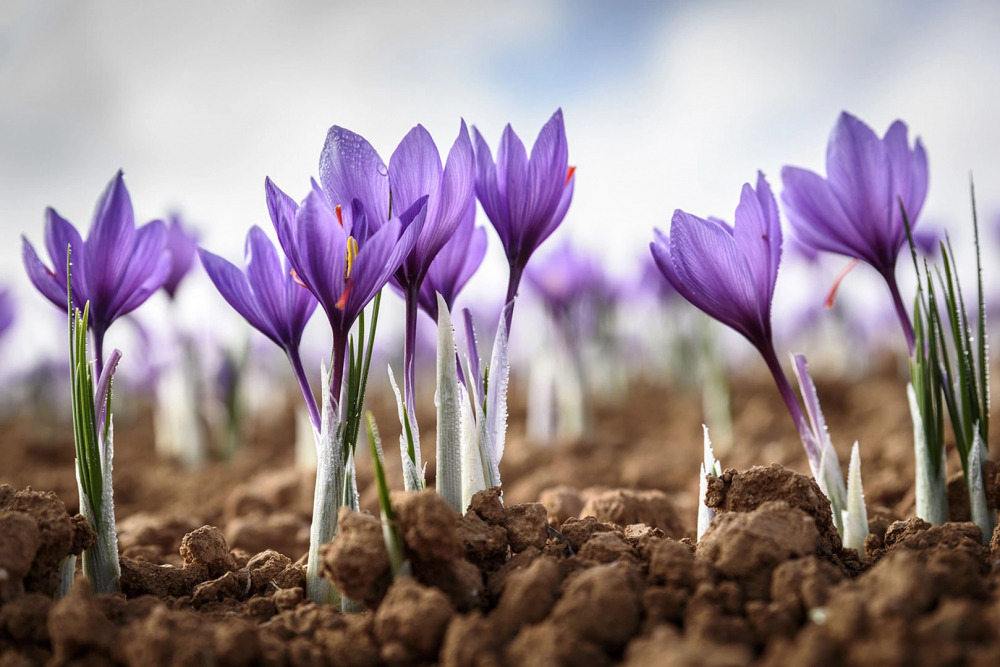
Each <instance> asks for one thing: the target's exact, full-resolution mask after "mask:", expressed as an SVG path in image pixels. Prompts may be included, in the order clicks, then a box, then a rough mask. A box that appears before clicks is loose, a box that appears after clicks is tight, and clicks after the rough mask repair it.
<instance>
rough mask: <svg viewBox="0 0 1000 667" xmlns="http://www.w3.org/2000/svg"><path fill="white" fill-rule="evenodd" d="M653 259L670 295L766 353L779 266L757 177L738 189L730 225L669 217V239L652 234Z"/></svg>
mask: <svg viewBox="0 0 1000 667" xmlns="http://www.w3.org/2000/svg"><path fill="white" fill-rule="evenodd" d="M654 233H655V235H656V240H655V241H654V242H653V243H651V244H650V249H651V250H652V253H653V258H654V259H655V260H656V263H657V266H659V267H660V271H662V272H663V275H664V276H666V278H667V280H668V281H670V284H671V285H673V287H674V289H676V290H677V292H678V293H679V294H680V295H681V296H683V297H684V298H685V299H687V300H688V301H690V302H691V303H692V304H694V305H695V306H697V307H698V308H700V309H701V310H703V311H705V312H706V313H708V314H709V315H711V316H712V317H714V318H715V319H717V320H719V321H720V322H722V323H723V324H726V325H728V326H730V327H732V328H733V329H735V330H736V331H738V332H740V333H741V334H743V335H744V336H745V337H746V338H747V339H748V340H749V341H750V342H751V343H753V344H754V345H755V346H756V347H757V348H758V349H761V350H763V349H768V348H770V347H771V298H772V297H773V295H774V284H775V281H776V280H777V278H778V264H779V263H780V261H781V222H780V220H779V218H778V206H777V204H776V203H775V201H774V196H773V195H772V194H771V188H770V187H769V186H768V184H767V181H766V180H764V174H762V173H759V172H758V176H757V189H756V191H755V190H754V189H753V188H752V187H751V186H750V184H749V183H747V184H746V185H744V186H743V192H742V194H741V196H740V204H739V206H738V207H737V209H736V225H735V226H734V227H733V228H730V227H729V226H728V225H726V224H725V223H724V222H722V221H720V220H713V219H708V220H706V219H702V218H699V217H697V216H694V215H691V214H689V213H685V212H684V211H681V210H679V209H678V210H676V211H674V216H673V219H672V221H671V224H670V236H669V237H668V236H667V235H665V234H663V233H662V232H660V231H659V230H655V231H654Z"/></svg>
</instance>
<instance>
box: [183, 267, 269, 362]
mask: <svg viewBox="0 0 1000 667" xmlns="http://www.w3.org/2000/svg"><path fill="white" fill-rule="evenodd" d="M198 255H199V256H200V257H201V265H202V266H204V267H205V273H207V274H208V277H209V278H211V280H212V282H213V283H214V284H215V287H216V289H218V290H219V294H221V295H222V298H224V299H225V300H226V301H227V302H228V303H229V305H230V306H232V307H233V309H234V310H235V311H236V312H237V313H239V314H240V315H242V316H243V318H244V319H245V320H246V321H247V322H249V323H250V326H252V327H253V328H254V329H256V330H257V331H259V332H261V333H262V334H264V335H265V336H267V337H268V338H270V339H271V340H273V341H274V342H275V343H277V344H278V345H281V340H280V339H279V338H278V334H277V332H276V331H275V330H274V328H273V327H272V326H271V325H270V323H269V322H267V320H265V319H264V317H263V316H262V315H261V313H260V310H259V309H258V307H257V300H256V298H255V297H254V294H253V290H251V289H250V283H249V282H248V281H247V277H246V276H245V275H243V272H242V271H240V270H239V269H238V268H236V266H234V265H233V264H232V263H230V262H228V261H226V260H224V259H223V258H221V257H219V256H218V255H213V254H212V253H210V252H208V251H207V250H205V249H204V248H199V249H198Z"/></svg>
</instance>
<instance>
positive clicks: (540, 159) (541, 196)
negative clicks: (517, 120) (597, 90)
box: [527, 109, 569, 229]
mask: <svg viewBox="0 0 1000 667" xmlns="http://www.w3.org/2000/svg"><path fill="white" fill-rule="evenodd" d="M568 170H569V148H568V146H567V145H566V127H565V125H564V124H563V115H562V109H557V110H556V112H555V113H554V114H552V117H551V118H550V119H549V120H548V122H547V123H545V125H544V126H543V127H542V129H541V131H539V133H538V138H537V139H535V144H534V145H533V146H532V147H531V160H530V161H529V164H528V196H529V197H530V201H529V203H528V207H527V208H528V215H529V217H530V219H531V220H532V221H537V222H539V223H541V222H548V221H549V220H551V219H552V217H553V215H554V214H555V212H556V210H557V209H558V208H559V207H560V202H561V201H562V197H563V193H564V191H565V190H566V177H567V174H568ZM557 224H558V223H557ZM553 229H554V227H553Z"/></svg>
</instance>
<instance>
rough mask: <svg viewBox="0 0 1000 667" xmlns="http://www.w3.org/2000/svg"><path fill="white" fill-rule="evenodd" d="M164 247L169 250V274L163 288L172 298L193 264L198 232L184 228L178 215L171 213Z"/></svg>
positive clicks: (196, 250) (196, 249)
mask: <svg viewBox="0 0 1000 667" xmlns="http://www.w3.org/2000/svg"><path fill="white" fill-rule="evenodd" d="M166 247H167V250H169V251H170V274H169V275H168V276H167V279H166V280H165V281H164V283H163V289H164V291H166V293H167V294H168V295H170V298H174V296H175V295H176V294H177V288H178V287H180V284H181V281H182V280H183V279H184V277H185V276H186V275H187V274H188V272H189V271H190V270H191V268H192V267H193V266H194V261H195V257H196V256H197V252H198V234H197V233H194V232H189V231H187V230H185V229H184V227H183V226H182V225H181V221H180V218H179V216H177V215H173V216H171V218H170V224H169V225H168V226H167V243H166Z"/></svg>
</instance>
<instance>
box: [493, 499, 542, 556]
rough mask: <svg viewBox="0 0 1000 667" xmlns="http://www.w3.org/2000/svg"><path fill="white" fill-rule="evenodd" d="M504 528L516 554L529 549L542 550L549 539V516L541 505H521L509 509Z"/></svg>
mask: <svg viewBox="0 0 1000 667" xmlns="http://www.w3.org/2000/svg"><path fill="white" fill-rule="evenodd" d="M503 526H504V528H505V529H506V530H507V542H508V543H509V544H510V549H511V551H513V552H514V553H517V552H519V551H524V550H525V549H527V548H528V547H535V548H536V549H541V548H542V547H544V546H545V543H546V542H547V541H548V539H549V523H548V516H547V514H546V511H545V505H542V504H541V503H520V504H518V505H511V506H510V507H508V508H507V512H506V514H505V515H504V520H503Z"/></svg>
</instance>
